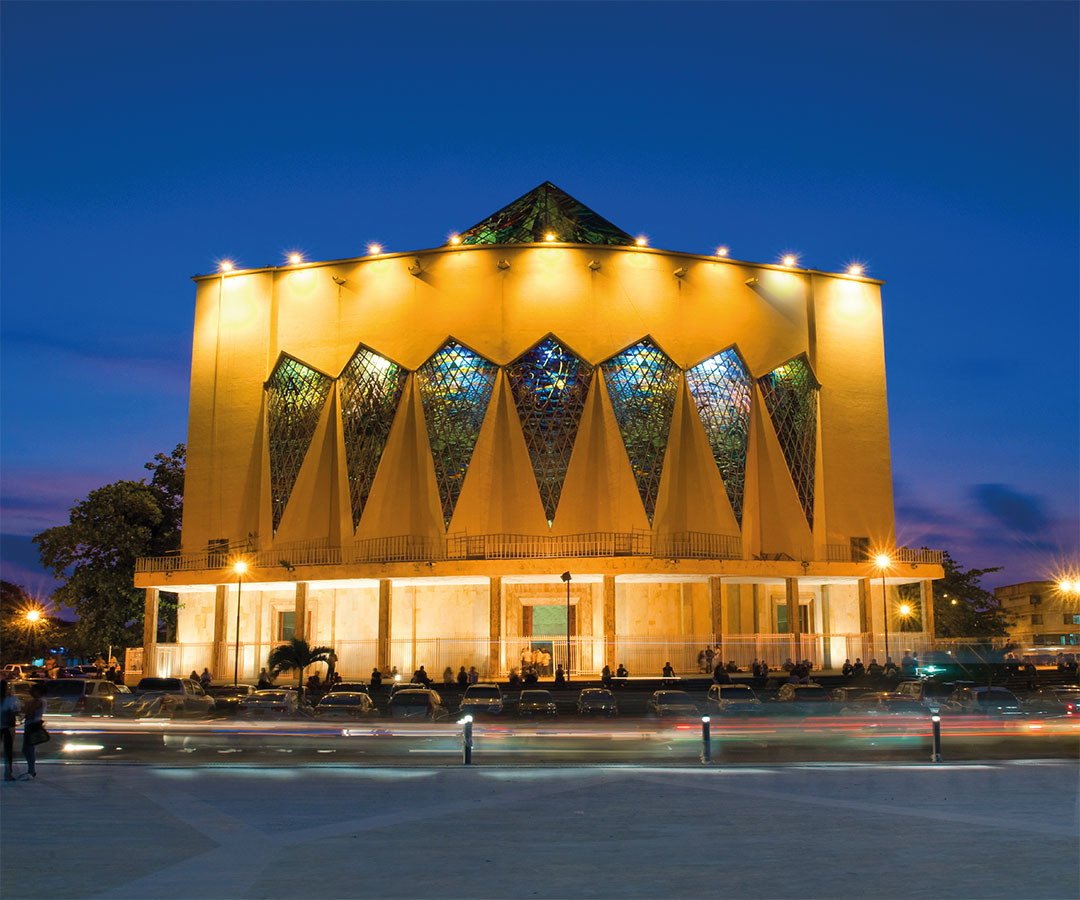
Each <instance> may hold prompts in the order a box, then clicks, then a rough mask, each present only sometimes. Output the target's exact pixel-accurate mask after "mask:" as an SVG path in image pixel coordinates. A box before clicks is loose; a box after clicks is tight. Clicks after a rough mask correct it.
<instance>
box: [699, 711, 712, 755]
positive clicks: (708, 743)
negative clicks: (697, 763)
mask: <svg viewBox="0 0 1080 900" xmlns="http://www.w3.org/2000/svg"><path fill="white" fill-rule="evenodd" d="M710 759H712V737H711V735H710V734H709V717H708V716H702V717H701V763H702V765H706V766H707V765H708V764H709V760H710Z"/></svg>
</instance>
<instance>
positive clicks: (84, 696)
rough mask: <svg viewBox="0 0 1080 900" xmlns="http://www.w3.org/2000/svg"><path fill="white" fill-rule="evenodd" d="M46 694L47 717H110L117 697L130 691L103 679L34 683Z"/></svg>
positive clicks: (66, 679) (57, 680)
mask: <svg viewBox="0 0 1080 900" xmlns="http://www.w3.org/2000/svg"><path fill="white" fill-rule="evenodd" d="M33 683H34V684H40V685H41V687H42V688H43V689H44V691H45V698H44V699H45V712H46V713H48V714H49V715H57V714H68V715H87V716H95V715H98V716H100V715H105V716H111V715H112V713H113V709H114V707H115V704H116V698H117V697H118V696H120V695H130V694H131V691H130V690H129V689H128V688H126V687H125V686H124V685H122V684H113V683H112V682H111V681H106V680H105V679H104V678H43V679H41V680H36V681H34V682H33Z"/></svg>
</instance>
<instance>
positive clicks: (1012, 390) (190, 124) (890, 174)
mask: <svg viewBox="0 0 1080 900" xmlns="http://www.w3.org/2000/svg"><path fill="white" fill-rule="evenodd" d="M1078 10H1080V7H1078V5H1077V4H1075V3H988V4H982V3H954V4H950V3H874V4H859V3H832V4H817V3H799V4H794V5H789V4H784V3H760V4H740V3H725V4H717V5H710V4H704V3H695V4H688V5H679V4H675V3H665V4H662V5H651V4H644V3H643V4H615V3H611V4H599V5H589V4H583V3H574V4H546V5H532V4H528V3H520V4H485V5H457V4H437V5H428V4H421V3H409V4H404V3H403V4H394V5H379V4H347V3H331V4H325V5H324V4H316V3H309V4H302V5H301V4H290V3H272V4H266V5H263V4H259V3H238V4H228V3H211V4H201V3H177V4H172V3H153V4H150V3H117V4H95V3H79V4H67V3H21V2H7V3H4V4H3V7H2V10H0V15H2V35H3V36H2V134H3V146H2V150H3V155H2V190H3V220H2V251H3V269H2V275H0V278H2V281H0V288H2V292H3V294H2V296H3V318H2V351H3V352H2V370H0V373H2V403H3V405H2V422H0V424H2V449H0V465H2V470H0V471H2V482H0V491H2V497H0V499H2V507H0V513H2V517H3V519H2V525H0V527H2V531H3V535H4V537H3V545H2V551H3V554H2V555H3V566H4V568H3V571H4V574H3V577H4V578H7V579H12V580H15V581H18V582H20V583H23V584H24V585H26V586H27V587H28V588H30V589H31V590H35V591H41V592H47V591H48V590H50V589H51V586H52V582H51V579H49V578H47V577H46V576H45V575H44V574H43V573H42V570H41V569H40V567H39V566H37V565H36V550H35V548H34V547H33V545H31V544H30V542H29V536H30V535H32V534H34V533H36V532H37V531H40V530H41V529H44V528H46V527H49V526H52V525H56V524H61V523H62V522H64V521H66V519H67V509H68V507H70V506H71V504H72V503H73V502H74V501H75V500H76V499H77V498H80V497H84V496H85V495H86V493H87V492H88V491H89V490H91V489H92V488H94V487H97V486H99V485H101V484H104V483H106V482H109V481H112V480H115V479H119V478H139V477H142V476H143V475H144V474H145V473H144V472H143V470H142V463H143V462H144V461H146V460H148V459H150V458H151V457H152V456H153V455H154V454H155V453H156V452H159V451H165V450H169V449H171V448H172V447H173V446H174V445H175V444H177V443H178V442H181V441H183V440H185V434H186V427H187V401H188V397H187V389H188V369H189V354H190V330H191V325H192V316H193V308H194V296H195V292H194V285H193V284H192V283H191V282H190V281H189V280H188V276H190V275H192V274H195V273H198V272H207V271H211V270H213V269H214V268H215V264H216V261H217V260H218V259H220V258H222V257H230V258H233V259H235V260H236V261H237V262H238V263H239V264H240V265H244V266H254V265H264V264H278V263H280V262H282V261H283V258H284V253H285V252H286V251H287V250H290V249H293V248H295V249H299V250H302V251H303V252H304V253H305V255H306V256H307V257H308V258H310V259H334V258H342V257H351V256H358V255H362V254H363V253H364V248H365V247H366V245H367V244H368V243H369V242H370V241H378V242H380V243H381V244H383V245H384V246H385V247H387V248H388V249H390V250H404V249H412V248H424V247H431V246H434V245H438V244H440V243H442V242H443V241H444V240H445V238H446V235H447V234H448V233H449V232H451V231H452V230H456V229H462V228H465V227H468V226H469V225H471V224H473V223H474V222H476V221H478V220H479V219H481V218H483V217H484V216H486V215H487V214H489V213H491V212H493V211H494V210H496V209H498V208H499V207H501V206H503V205H504V204H505V203H507V202H509V201H510V200H512V199H514V198H515V197H517V196H518V195H520V194H522V193H524V192H525V191H526V190H528V189H530V188H532V187H534V186H535V185H537V184H538V183H540V182H541V181H544V180H545V179H550V180H551V181H553V182H555V183H556V184H557V185H559V186H560V187H562V188H563V189H565V190H567V191H569V192H570V193H571V194H573V195H575V196H576V197H578V198H579V199H580V200H582V201H583V202H585V203H586V204H588V205H589V206H591V207H592V208H594V209H595V210H597V211H598V212H599V213H600V214H601V215H604V216H606V217H607V218H609V219H611V220H612V221H613V222H615V223H616V224H617V225H619V226H621V227H622V228H624V229H626V230H627V231H630V232H631V233H638V232H642V233H645V234H647V235H649V238H650V242H651V243H652V245H653V246H656V247H663V248H670V249H679V250H687V251H693V252H712V251H713V250H714V249H715V248H716V247H717V246H718V245H719V244H721V243H724V244H727V245H729V246H730V247H731V251H732V255H733V256H735V257H736V258H739V259H746V260H755V261H763V262H773V261H776V259H777V257H778V255H779V254H780V253H781V252H784V251H794V252H797V253H799V254H800V259H801V261H802V264H803V265H806V266H808V267H814V268H821V269H826V270H834V271H835V270H838V269H840V268H842V267H843V266H844V265H845V264H847V263H848V262H850V261H852V260H860V261H862V262H864V263H865V264H866V266H867V271H868V274H870V275H873V276H875V277H879V278H884V279H886V280H887V281H888V284H887V285H886V287H885V289H884V291H885V294H884V296H885V303H886V307H885V334H886V352H887V363H888V378H889V402H890V415H891V430H892V456H893V471H894V477H895V491H896V512H897V532H898V538H899V540H900V541H902V542H906V543H908V544H909V545H913V546H919V545H922V544H926V545H929V546H931V547H942V548H947V549H950V550H951V551H952V552H953V555H954V556H955V557H957V558H958V559H959V560H960V561H961V562H962V563H963V564H965V565H968V566H990V565H1003V566H1005V569H1004V571H1002V572H1000V573H997V574H996V575H994V576H991V577H988V578H987V579H986V583H987V584H990V585H994V584H1004V583H1013V582H1017V581H1023V580H1027V579H1034V578H1044V577H1047V576H1049V575H1052V574H1053V572H1054V571H1055V570H1056V569H1057V568H1058V567H1059V565H1060V564H1061V563H1062V561H1063V560H1070V559H1074V558H1075V555H1076V552H1077V547H1078V543H1080V541H1078V531H1080V524H1078V507H1080V502H1078V497H1080V484H1078V477H1080V476H1078V471H1080V466H1078V446H1080V433H1078V431H1080V423H1078V419H1080V417H1078V406H1080V403H1078V383H1080V381H1078V362H1077V360H1078V335H1080V322H1078V315H1080V313H1078V308H1080V304H1078V290H1077V288H1078V268H1080V267H1078V262H1080V260H1078V245H1080V241H1078V210H1077V196H1078V183H1077V181H1078V89H1077V86H1078V84H1080V71H1078V64H1077V32H1078V24H1080V23H1078Z"/></svg>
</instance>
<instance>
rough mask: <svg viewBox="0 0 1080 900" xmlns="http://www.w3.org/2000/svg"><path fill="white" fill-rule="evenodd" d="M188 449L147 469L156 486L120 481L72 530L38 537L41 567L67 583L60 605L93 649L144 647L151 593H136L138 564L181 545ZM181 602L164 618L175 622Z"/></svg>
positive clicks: (85, 504) (59, 593)
mask: <svg viewBox="0 0 1080 900" xmlns="http://www.w3.org/2000/svg"><path fill="white" fill-rule="evenodd" d="M184 458H185V448H184V445H183V444H178V445H177V446H176V449H174V450H173V451H172V453H170V454H164V453H159V454H157V456H155V457H154V461H153V462H149V463H147V464H146V468H147V469H148V470H149V471H151V472H152V473H153V475H152V476H151V478H150V483H149V484H147V483H146V481H145V480H142V481H117V482H114V483H113V484H107V485H105V486H104V487H100V488H97V489H96V490H93V491H91V492H90V493H89V494H88V495H87V497H86V499H85V500H80V501H78V502H77V503H76V504H75V506H73V507H72V508H71V518H70V521H69V523H68V524H67V525H58V526H57V527H55V528H49V529H47V530H45V531H43V532H41V534H38V535H35V536H34V543H35V544H37V545H38V552H39V554H40V556H41V561H42V563H43V564H44V565H45V567H46V568H47V569H50V570H51V571H52V572H53V574H54V575H55V576H56V577H57V578H58V579H60V580H62V581H63V584H62V585H61V586H60V587H59V588H57V589H56V591H54V592H53V599H54V600H55V601H58V602H60V603H63V604H64V605H65V606H68V607H70V608H71V609H73V610H74V611H75V612H76V613H77V614H78V616H79V625H78V631H79V632H80V634H81V636H82V637H83V639H84V641H85V642H86V643H87V644H89V645H90V646H97V647H98V648H100V649H104V648H105V647H106V646H107V645H110V644H112V645H119V646H124V645H131V644H138V643H140V642H141V635H140V631H141V626H142V621H143V613H144V602H143V601H144V593H143V591H142V590H141V589H137V588H136V587H135V560H136V559H138V557H140V556H159V555H161V554H164V553H167V552H169V551H171V550H176V549H178V548H179V546H180V519H181V514H182V511H183V490H184ZM176 605H177V604H176V598H175V595H171V596H167V597H166V599H165V602H164V603H163V606H164V607H165V616H164V618H166V620H168V617H169V615H170V614H171V616H172V617H173V618H174V619H175V614H176Z"/></svg>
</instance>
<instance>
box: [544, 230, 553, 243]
mask: <svg viewBox="0 0 1080 900" xmlns="http://www.w3.org/2000/svg"><path fill="white" fill-rule="evenodd" d="M544 240H545V241H553V240H555V235H553V234H552V233H551V232H550V231H549V232H548V233H547V234H545V235H544Z"/></svg>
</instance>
